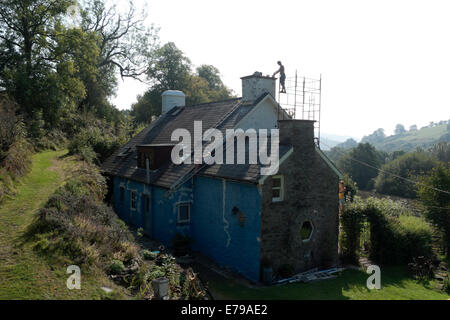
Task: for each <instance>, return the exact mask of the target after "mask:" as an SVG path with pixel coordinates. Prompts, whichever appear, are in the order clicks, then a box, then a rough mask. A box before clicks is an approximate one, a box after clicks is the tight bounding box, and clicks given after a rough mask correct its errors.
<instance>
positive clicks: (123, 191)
mask: <svg viewBox="0 0 450 320" xmlns="http://www.w3.org/2000/svg"><path fill="white" fill-rule="evenodd" d="M124 200H125V188H124V187H120V201H121V202H123V201H124Z"/></svg>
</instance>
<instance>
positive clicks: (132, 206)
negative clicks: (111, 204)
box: [130, 191, 136, 209]
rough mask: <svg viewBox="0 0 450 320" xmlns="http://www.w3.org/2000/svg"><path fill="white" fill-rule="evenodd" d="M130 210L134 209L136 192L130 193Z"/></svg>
mask: <svg viewBox="0 0 450 320" xmlns="http://www.w3.org/2000/svg"><path fill="white" fill-rule="evenodd" d="M130 201H131V209H136V192H135V191H130Z"/></svg>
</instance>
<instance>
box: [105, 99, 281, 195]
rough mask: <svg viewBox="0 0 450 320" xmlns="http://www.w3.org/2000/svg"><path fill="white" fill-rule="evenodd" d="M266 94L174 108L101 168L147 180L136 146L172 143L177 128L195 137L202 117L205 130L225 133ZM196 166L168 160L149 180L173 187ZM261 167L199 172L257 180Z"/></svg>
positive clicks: (222, 167)
mask: <svg viewBox="0 0 450 320" xmlns="http://www.w3.org/2000/svg"><path fill="white" fill-rule="evenodd" d="M266 95H267V94H263V95H262V96H261V97H260V98H258V99H257V100H256V101H255V102H254V103H245V102H244V103H243V102H242V101H241V100H240V98H236V99H230V100H225V101H219V102H211V103H204V104H198V105H193V106H188V107H174V108H173V109H171V110H170V111H169V112H167V113H166V114H163V115H161V116H160V117H159V118H158V119H157V120H155V121H154V122H152V123H151V124H150V125H149V126H148V127H146V128H145V129H143V130H142V131H141V132H139V133H138V134H137V135H136V136H134V137H133V138H131V140H130V141H128V142H127V143H126V144H125V145H124V146H122V147H121V148H120V149H119V150H117V151H116V152H114V153H113V155H111V156H110V157H109V158H108V159H106V160H105V162H104V163H103V164H102V166H101V169H102V171H103V172H105V173H106V174H109V175H112V176H119V177H124V178H128V179H131V180H135V181H139V182H146V181H147V178H146V170H145V169H141V168H137V150H136V146H137V145H148V144H173V143H174V142H173V141H171V134H172V132H173V130H175V129H178V128H184V129H187V130H188V131H189V132H191V135H192V138H193V131H194V121H195V120H202V129H203V132H204V131H205V130H207V129H209V128H217V129H219V130H221V131H223V132H225V130H226V129H230V128H233V127H234V126H235V125H236V124H237V123H238V122H239V121H240V120H241V119H242V118H243V117H244V116H245V115H246V114H247V113H248V112H250V111H251V110H252V109H253V108H254V107H255V106H256V105H257V104H258V103H259V102H260V101H261V100H262V99H263V98H264V97H265V96H266ZM175 143H176V142H175ZM283 150H284V149H283ZM285 151H287V150H285ZM281 152H282V147H281V146H280V156H281ZM194 166H195V165H194V164H191V165H188V164H180V165H175V164H173V163H171V162H169V163H167V164H165V165H163V166H162V167H161V168H159V169H158V170H156V171H152V172H151V174H150V183H151V184H155V185H158V186H161V187H165V188H171V187H172V186H174V184H176V182H177V181H179V179H180V178H181V177H183V176H184V175H185V174H187V173H189V172H191V171H192V170H193V169H194ZM258 167H259V165H212V166H209V167H206V168H202V170H200V172H199V173H201V174H202V175H210V176H220V177H223V178H230V179H236V180H243V181H249V182H256V181H257V178H258V176H257V172H259V169H258Z"/></svg>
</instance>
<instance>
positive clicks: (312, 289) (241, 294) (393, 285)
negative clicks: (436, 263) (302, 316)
mask: <svg viewBox="0 0 450 320" xmlns="http://www.w3.org/2000/svg"><path fill="white" fill-rule="evenodd" d="M368 276H369V275H367V274H366V273H364V272H362V271H358V270H345V271H343V272H342V273H341V274H340V275H339V277H337V278H335V279H329V280H321V281H317V282H310V283H293V284H288V285H280V286H268V287H260V288H247V287H245V286H243V285H239V284H237V283H236V282H234V281H232V280H229V279H224V278H220V279H219V278H216V279H213V278H211V277H209V279H207V282H208V287H209V289H210V291H211V293H212V294H213V296H215V297H216V298H219V299H239V300H241V299H243V300H248V299H252V300H262V299H283V300H302V299H305V300H308V299H328V300H329V299H332V300H346V299H356V300H398V299H401V300H410V299H413V300H446V299H450V295H447V294H445V293H443V292H440V291H437V290H436V289H434V286H435V283H434V282H421V283H420V282H418V281H416V280H414V279H411V278H410V277H408V275H407V274H406V272H405V271H404V270H403V268H401V267H384V268H381V289H380V290H369V289H367V287H366V281H367V278H368Z"/></svg>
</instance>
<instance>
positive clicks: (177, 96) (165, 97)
mask: <svg viewBox="0 0 450 320" xmlns="http://www.w3.org/2000/svg"><path fill="white" fill-rule="evenodd" d="M185 104H186V95H185V94H184V93H183V92H182V91H179V90H166V91H164V92H163V93H162V109H161V113H162V114H164V113H167V112H168V111H169V110H170V109H172V108H173V107H184V106H185Z"/></svg>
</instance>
